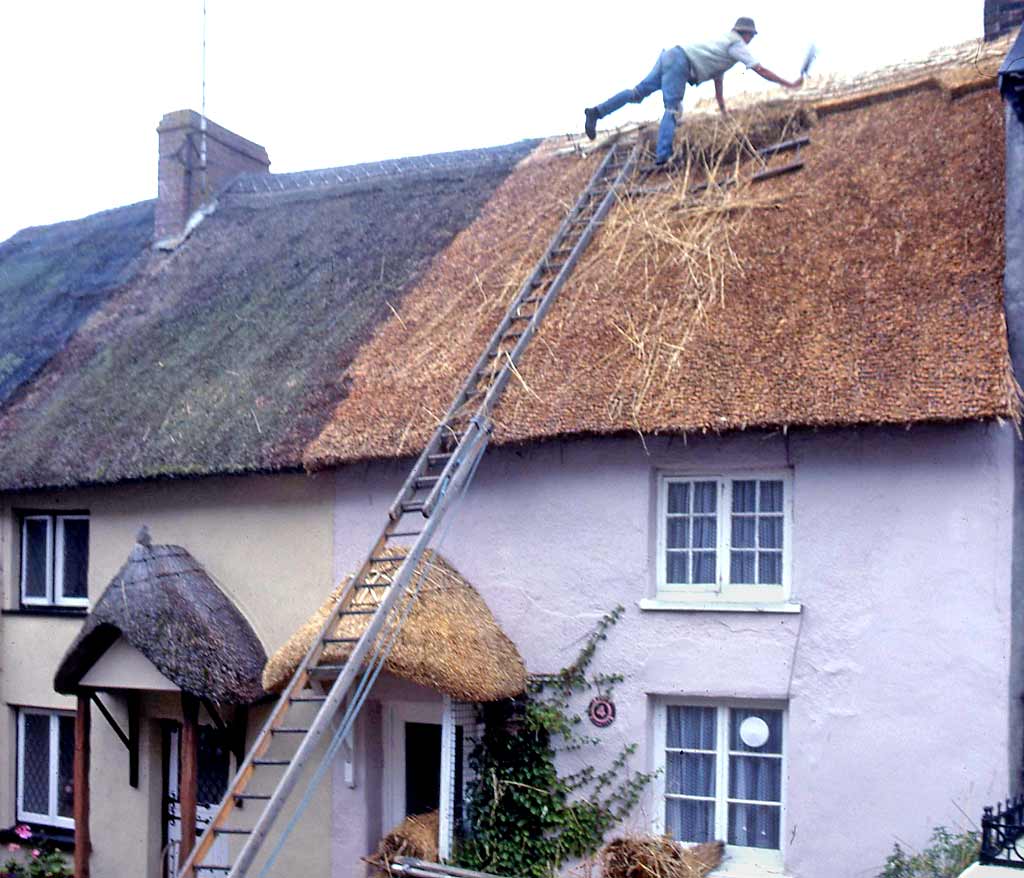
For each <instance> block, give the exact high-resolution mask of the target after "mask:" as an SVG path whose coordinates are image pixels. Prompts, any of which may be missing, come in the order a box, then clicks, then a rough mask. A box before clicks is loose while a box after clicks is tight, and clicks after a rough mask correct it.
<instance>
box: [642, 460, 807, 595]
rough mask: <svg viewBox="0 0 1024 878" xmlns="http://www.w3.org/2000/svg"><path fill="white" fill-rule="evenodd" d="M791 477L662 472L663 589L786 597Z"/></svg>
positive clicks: (660, 575)
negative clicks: (664, 474) (673, 473)
mask: <svg viewBox="0 0 1024 878" xmlns="http://www.w3.org/2000/svg"><path fill="white" fill-rule="evenodd" d="M788 495H789V477H788V474H785V473H782V474H767V475H758V476H744V477H743V478H727V477H720V476H716V477H684V476H663V477H661V479H659V497H658V519H659V523H658V526H659V532H658V544H659V545H658V593H659V597H664V598H668V599H672V598H680V597H685V596H686V595H688V594H689V595H692V594H694V593H699V594H704V595H708V594H717V595H721V597H722V598H724V599H731V600H740V601H746V600H752V601H764V600H780V599H782V598H784V597H785V594H786V590H787V588H788V582H789V571H788V569H787V551H788V545H789V517H790V516H789V512H788V505H787V504H788V502H789V496H788Z"/></svg>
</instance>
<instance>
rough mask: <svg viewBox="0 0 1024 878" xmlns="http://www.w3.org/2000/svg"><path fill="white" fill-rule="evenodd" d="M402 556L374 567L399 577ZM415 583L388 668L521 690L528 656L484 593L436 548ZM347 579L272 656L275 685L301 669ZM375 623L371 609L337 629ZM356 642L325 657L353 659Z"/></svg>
mask: <svg viewBox="0 0 1024 878" xmlns="http://www.w3.org/2000/svg"><path fill="white" fill-rule="evenodd" d="M407 551H408V550H407V549H406V548H404V547H401V546H392V547H389V548H388V549H385V550H384V552H385V554H395V555H398V556H402V555H405V554H406V553H407ZM400 560H401V558H397V559H396V560H395V561H394V562H393V563H391V564H389V565H382V566H376V567H375V568H374V571H375V573H376V574H377V575H379V576H382V577H391V576H394V575H395V574H396V573H397V572H398V568H399V561H400ZM414 582H419V586H418V588H415V587H412V588H410V591H409V592H407V594H406V596H405V597H404V598H400V599H399V600H400V603H399V605H398V606H399V607H400V609H399V610H398V611H397V612H396V616H397V615H402V613H403V611H404V610H406V609H408V611H409V612H408V615H407V617H406V620H405V624H404V625H403V627H402V630H401V633H400V634H399V635H398V639H397V640H396V642H395V647H394V649H393V650H392V652H391V654H390V655H389V656H388V658H387V660H386V661H385V662H384V670H385V671H387V672H388V673H390V674H393V675H394V676H396V677H400V678H401V679H403V680H409V681H411V682H413V683H418V684H419V685H420V686H426V687H427V688H430V689H434V690H436V691H438V692H443V693H444V694H446V695H450V696H452V697H453V698H458V699H460V700H463V701H499V700H501V699H502V698H512V697H514V696H516V695H519V694H521V693H522V692H523V691H524V690H525V689H526V682H527V678H526V666H525V665H524V664H523V659H522V656H520V654H519V650H517V649H516V646H515V644H514V643H513V642H512V641H511V640H509V638H508V637H507V636H506V635H505V633H504V632H503V631H502V630H501V628H500V627H499V626H498V623H497V622H496V621H495V619H494V616H493V615H491V611H490V609H489V608H488V606H487V604H486V603H484V599H483V598H482V597H480V594H479V592H477V590H476V589H475V588H473V586H472V585H470V584H469V583H468V582H467V581H466V580H465V579H464V578H463V577H462V575H461V574H460V573H459V572H458V571H457V570H456V569H455V568H454V567H453V566H452V565H451V564H449V563H448V562H447V561H446V560H445V559H444V558H443V557H441V556H440V555H439V554H436V553H435V552H433V551H427V552H426V553H425V554H424V556H423V559H422V560H421V561H420V565H419V567H418V568H417V572H416V575H415V577H414ZM344 586H345V583H344V582H342V584H341V585H339V586H338V587H337V588H336V589H335V590H334V592H333V593H332V594H331V596H330V597H329V598H328V599H327V600H326V601H324V603H323V604H322V605H321V606H320V609H318V610H317V611H316V612H315V613H314V614H313V615H312V616H311V617H310V619H309V621H307V622H306V624H305V625H303V626H302V627H301V628H299V630H298V631H296V632H295V633H294V634H293V635H292V636H291V638H290V639H289V640H288V641H287V643H285V644H284V645H283V646H282V647H281V648H280V649H278V650H277V652H275V653H274V655H273V656H271V658H270V661H268V662H267V666H266V668H265V670H264V671H263V685H264V686H265V687H266V688H267V691H270V692H276V691H279V690H280V689H282V688H283V687H284V685H285V684H286V683H287V682H288V679H289V678H290V677H291V675H292V674H293V673H295V669H296V668H297V667H298V666H299V663H300V662H301V661H302V658H303V656H305V654H306V652H307V651H308V650H309V647H310V646H311V644H312V643H313V641H314V640H315V639H316V638H317V636H318V635H319V634H320V630H321V628H323V624H324V621H325V620H326V619H327V616H328V614H329V613H330V611H331V608H332V607H333V605H334V602H335V601H336V600H337V599H338V597H339V596H340V594H341V592H342V590H343V588H344ZM414 593H415V597H413V594H414ZM410 600H411V601H412V602H413V603H412V606H411V607H409V606H408V601H410ZM368 624H369V617H368V616H351V617H348V618H346V619H344V620H342V621H340V622H339V623H338V625H337V628H336V629H335V630H336V632H337V636H341V637H358V636H359V635H360V634H362V633H363V631H364V630H365V629H366V627H367V625H368ZM352 649H353V647H352V644H348V643H346V644H333V645H331V646H328V647H327V648H326V649H325V650H324V652H323V656H322V657H321V662H323V663H327V664H334V663H338V662H344V661H347V660H348V657H349V656H350V655H351V654H352Z"/></svg>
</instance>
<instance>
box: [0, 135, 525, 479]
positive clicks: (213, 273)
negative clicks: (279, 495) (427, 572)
mask: <svg viewBox="0 0 1024 878" xmlns="http://www.w3.org/2000/svg"><path fill="white" fill-rule="evenodd" d="M533 145H534V144H533V142H524V143H521V144H513V145H511V146H508V147H495V148H492V149H485V150H474V151H470V152H465V153H457V154H455V155H454V156H448V155H442V156H429V157H425V158H422V159H416V160H400V161H393V162H390V163H380V164H379V165H375V166H373V167H365V166H360V167H356V168H354V169H348V168H339V169H333V170H332V171H331V172H330V173H328V172H319V173H318V174H312V175H293V174H283V175H266V178H267V181H268V185H265V186H264V187H263V188H262V189H260V188H258V187H256V186H255V183H254V180H253V179H250V178H245V179H242V180H239V181H236V184H233V188H232V190H231V191H229V192H227V193H225V194H223V195H222V196H221V198H220V199H219V203H218V207H217V210H216V212H215V213H214V214H213V215H211V216H209V217H208V218H207V219H206V220H204V222H203V223H201V224H200V225H199V226H198V227H197V228H196V229H195V231H194V232H193V233H192V235H191V236H190V238H189V239H188V241H187V242H186V243H185V244H184V245H183V246H182V247H180V248H179V249H178V250H177V251H175V252H173V253H170V254H167V253H156V252H149V253H147V252H146V249H147V242H148V241H149V239H150V237H151V235H152V205H146V206H144V208H139V209H126V210H127V211H128V213H127V214H126V217H127V219H131V221H132V222H131V223H128V224H127V225H126V223H127V219H125V218H121V216H120V214H115V215H113V216H101V217H96V218H90V219H88V220H82V221H79V222H78V223H68V224H64V226H59V227H48V228H44V229H33V230H29V231H27V232H21V233H19V234H18V235H16V236H15V237H14V238H12V239H11V240H10V241H9V242H7V243H6V244H3V245H2V246H0V306H2V307H0V310H2V313H3V314H4V315H5V321H4V325H3V326H2V327H0V342H4V341H5V340H6V339H7V336H8V335H9V336H10V338H11V340H16V342H17V343H16V344H13V341H12V344H13V346H8V345H7V344H0V489H3V488H18V487H46V486H61V485H70V484H80V483H87V482H112V481H119V480H123V479H134V478H146V477H155V476H182V475H197V474H206V473H230V472H245V471H254V470H256V471H272V470H279V469H282V468H299V467H301V458H302V451H303V449H304V448H305V446H306V445H307V444H308V443H309V441H311V440H312V439H313V438H315V437H316V435H317V434H318V433H319V432H320V429H321V428H322V427H323V425H324V423H325V422H326V420H327V419H328V418H329V417H330V416H331V413H332V412H333V410H334V407H335V406H336V405H337V403H338V401H339V400H340V399H341V398H342V397H343V396H344V394H345V385H346V378H345V369H346V366H347V364H348V362H349V361H350V360H351V359H352V357H353V355H354V354H355V352H356V350H358V348H359V345H360V344H361V343H362V342H363V341H364V340H365V339H366V337H367V336H368V334H369V332H370V331H371V330H372V328H373V326H374V325H376V324H377V323H379V322H380V321H381V320H383V319H384V318H385V316H387V315H390V314H391V313H392V312H391V310H390V309H391V308H392V307H395V308H397V307H399V306H400V305H401V300H402V296H403V295H404V292H405V290H406V289H407V288H409V287H410V286H411V285H412V284H413V283H415V281H416V280H417V278H418V277H419V276H420V275H421V274H422V273H423V270H424V269H425V267H426V266H427V265H429V263H430V261H431V259H432V258H433V257H434V256H435V255H436V254H437V253H439V252H440V251H441V250H443V249H444V248H445V246H447V244H448V243H449V242H450V241H451V239H452V237H453V236H454V235H455V234H456V233H457V232H458V231H459V230H460V229H462V228H464V227H465V226H466V225H467V224H468V223H469V222H471V221H472V220H473V218H474V217H476V215H477V214H478V213H479V211H480V209H481V207H482V206H483V204H484V203H486V201H487V199H488V198H489V197H490V195H491V193H492V192H493V191H494V188H495V187H496V186H497V185H498V184H499V183H500V182H501V181H502V180H503V179H504V178H505V177H506V176H507V174H508V173H509V171H510V170H511V168H512V167H513V166H514V165H515V164H516V162H517V161H519V159H521V158H522V157H523V156H524V155H526V154H528V153H529V151H530V149H531V148H532V146H533ZM299 178H301V179H299ZM235 189H237V190H238V191H235ZM143 214H145V215H144V216H143ZM115 221H116V222H115ZM118 223H119V224H120V225H118ZM94 227H97V228H98V229H99V231H93V228H94ZM101 232H102V234H101ZM66 241H67V242H70V243H67V244H66V243H65V242H66ZM72 244H73V245H74V246H72ZM140 252H141V253H144V254H145V255H146V258H145V259H141V260H139V259H135V261H126V257H127V256H133V257H137V256H139V254H140ZM104 266H107V267H106V268H103V267H104ZM119 266H122V267H123V270H121V269H120V268H119ZM101 268H103V270H101ZM126 275H127V276H126ZM41 291H45V292H46V296H48V297H49V299H47V298H46V297H44V296H43V295H42V293H41ZM51 294H52V295H51ZM50 299H55V300H57V301H58V305H59V307H56V308H55V307H53V302H51V301H50ZM86 305H88V309H86ZM72 308H74V309H77V310H75V311H74V313H73V314H70V315H68V316H67V317H65V316H63V312H64V310H68V309H72ZM86 311H88V313H87V314H86ZM12 314H13V315H14V316H15V317H16V318H17V319H16V320H15V322H14V323H13V324H12V323H10V322H9V321H8V320H7V319H6V318H7V317H8V316H9V315H12ZM84 316H88V318H89V319H88V320H87V321H84V322H83V317H84ZM8 329H9V330H10V332H9V333H8ZM23 349H24V358H33V357H34V359H32V361H31V363H28V364H25V365H19V364H20V363H21V359H22V358H23V357H22V353H19V352H21V351H22V350H23ZM12 358H13V359H12ZM12 369H14V370H15V371H14V372H13V373H12V375H13V377H12V378H11V382H12V384H13V386H12V388H11V390H12V393H13V396H12V397H11V398H10V399H9V400H8V401H7V403H6V404H2V399H3V392H2V390H3V387H4V376H5V375H6V374H7V373H8V372H10V371H11V370H12Z"/></svg>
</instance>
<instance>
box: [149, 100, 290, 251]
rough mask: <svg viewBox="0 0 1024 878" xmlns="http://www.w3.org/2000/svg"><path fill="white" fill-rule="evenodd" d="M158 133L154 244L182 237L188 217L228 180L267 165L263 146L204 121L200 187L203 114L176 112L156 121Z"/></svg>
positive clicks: (264, 169)
mask: <svg viewBox="0 0 1024 878" xmlns="http://www.w3.org/2000/svg"><path fill="white" fill-rule="evenodd" d="M156 131H157V134H158V135H159V151H160V165H159V169H158V172H157V184H158V185H157V203H156V223H155V226H156V228H155V238H156V241H157V242H160V241H165V240H167V239H172V238H175V237H176V236H178V235H181V233H182V232H184V231H185V224H186V223H187V222H188V219H189V217H190V216H192V214H193V213H194V212H195V211H196V210H198V209H199V208H200V207H203V206H204V205H206V204H207V203H209V202H210V201H211V200H212V199H213V198H214V197H215V196H216V195H217V193H218V192H219V191H220V189H221V188H222V187H223V186H224V185H225V184H226V183H227V182H228V181H230V180H231V179H232V178H234V177H237V176H238V175H239V174H242V173H246V172H251V171H256V172H262V173H267V172H268V171H269V169H270V157H269V156H268V155H267V151H266V150H265V149H264V148H263V147H262V146H260V145H259V144H258V143H253V142H252V141H251V140H246V139H245V138H244V137H239V136H238V135H237V134H235V133H233V132H231V131H228V130H227V128H222V127H221V126H220V125H217V124H216V123H214V122H211V121H210V120H209V119H207V120H206V174H205V190H204V174H203V162H202V149H203V135H202V117H201V116H200V115H199V114H198V113H197V112H195V111H194V110H176V111H175V112H173V113H168V114H167V115H166V116H164V117H163V119H161V120H160V126H159V127H158V128H157V129H156Z"/></svg>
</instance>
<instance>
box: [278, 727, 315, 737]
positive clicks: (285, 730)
mask: <svg viewBox="0 0 1024 878" xmlns="http://www.w3.org/2000/svg"><path fill="white" fill-rule="evenodd" d="M308 731H309V729H294V728H291V727H285V726H282V727H281V728H279V729H271V730H270V734H272V735H303V734H305V733H306V732H308Z"/></svg>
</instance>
